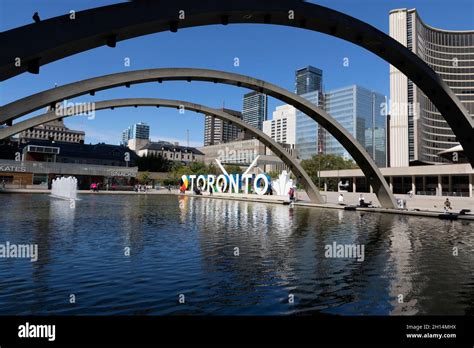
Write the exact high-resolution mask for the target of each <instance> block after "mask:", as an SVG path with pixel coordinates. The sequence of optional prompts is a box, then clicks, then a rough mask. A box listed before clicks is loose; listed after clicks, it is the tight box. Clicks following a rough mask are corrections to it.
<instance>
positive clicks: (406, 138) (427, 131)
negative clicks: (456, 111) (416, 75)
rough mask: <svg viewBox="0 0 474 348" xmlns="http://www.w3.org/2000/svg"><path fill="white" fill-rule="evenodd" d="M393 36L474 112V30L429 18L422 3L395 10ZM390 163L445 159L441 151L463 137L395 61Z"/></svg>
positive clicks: (392, 83) (391, 104)
mask: <svg viewBox="0 0 474 348" xmlns="http://www.w3.org/2000/svg"><path fill="white" fill-rule="evenodd" d="M389 19H390V36H391V37H393V38H394V39H396V40H397V41H399V42H400V43H401V44H403V45H404V46H406V47H407V48H408V49H410V50H411V51H412V52H414V53H415V54H416V55H418V56H419V57H420V58H421V59H423V60H424V61H425V62H426V63H427V64H428V65H429V66H430V67H431V68H432V69H433V70H434V71H436V72H437V73H438V74H439V76H440V77H441V78H442V79H443V80H444V81H445V82H446V84H447V85H448V86H449V87H450V88H451V89H452V91H453V92H454V93H455V94H456V95H457V97H458V98H459V100H460V101H461V103H462V104H463V105H464V106H465V107H466V109H467V111H468V112H469V114H470V115H471V116H474V30H466V31H452V30H443V29H436V28H433V27H431V26H429V25H427V24H425V23H424V22H423V21H422V20H421V18H420V16H419V15H418V13H417V11H416V9H410V10H408V9H396V10H393V11H391V12H390V15H389ZM390 106H391V107H390V114H391V122H390V165H391V166H393V167H405V166H408V165H410V164H436V163H444V162H446V160H445V159H443V158H442V157H439V156H438V153H440V152H442V151H444V150H447V149H449V148H452V147H454V146H456V145H458V144H459V143H458V142H457V141H456V137H455V135H454V134H453V132H452V130H451V128H450V127H449V125H448V123H447V122H446V121H445V119H444V117H443V115H442V114H441V113H440V112H439V111H438V110H437V109H436V107H435V106H434V105H433V103H432V102H431V101H430V100H429V99H428V98H427V97H426V96H425V94H424V93H423V92H422V91H421V90H420V89H419V88H417V87H416V85H414V84H413V82H412V81H410V80H409V79H408V78H407V77H406V76H405V75H404V74H403V73H402V72H400V71H399V70H398V69H396V68H395V67H393V66H390Z"/></svg>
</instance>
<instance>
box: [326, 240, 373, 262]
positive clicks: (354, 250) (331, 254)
mask: <svg viewBox="0 0 474 348" xmlns="http://www.w3.org/2000/svg"><path fill="white" fill-rule="evenodd" d="M324 250H326V252H325V253H324V256H325V257H326V258H341V259H357V261H359V262H363V261H364V260H365V246H364V245H363V244H337V243H336V242H333V243H332V244H327V245H326V246H325V247H324Z"/></svg>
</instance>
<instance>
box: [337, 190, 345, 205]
mask: <svg viewBox="0 0 474 348" xmlns="http://www.w3.org/2000/svg"><path fill="white" fill-rule="evenodd" d="M337 202H338V203H339V205H345V204H344V195H343V194H342V193H341V194H340V195H339V197H338V198H337Z"/></svg>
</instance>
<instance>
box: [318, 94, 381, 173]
mask: <svg viewBox="0 0 474 348" xmlns="http://www.w3.org/2000/svg"><path fill="white" fill-rule="evenodd" d="M324 102H325V110H326V112H327V113H328V114H329V115H331V116H332V117H333V118H334V119H335V120H336V121H338V122H339V123H340V124H341V125H342V126H343V127H344V128H345V129H346V130H347V131H349V132H350V133H351V134H352V136H354V137H355V138H356V139H357V141H358V142H359V143H360V144H361V145H362V146H363V147H365V149H366V150H367V152H368V153H369V154H370V155H371V157H372V158H373V159H374V160H375V163H376V164H377V166H379V167H386V166H387V155H386V154H387V137H386V131H387V117H386V115H384V114H383V113H384V110H385V108H384V105H385V103H386V98H385V96H383V95H382V94H380V93H376V92H373V91H370V90H368V89H366V88H363V87H360V86H357V85H353V86H348V87H344V88H339V89H335V90H333V91H329V92H327V93H325V96H324ZM325 153H326V154H334V155H339V156H343V157H345V158H351V157H350V155H349V153H348V152H347V150H346V149H344V148H343V147H342V145H341V144H340V143H339V141H337V140H336V139H335V138H334V137H333V136H331V135H330V134H327V135H326V147H325Z"/></svg>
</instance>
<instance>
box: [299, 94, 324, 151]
mask: <svg viewBox="0 0 474 348" xmlns="http://www.w3.org/2000/svg"><path fill="white" fill-rule="evenodd" d="M301 97H303V98H305V99H307V100H308V101H310V102H311V103H313V104H314V105H316V106H318V107H321V102H322V93H321V92H320V91H314V92H310V93H306V94H303V95H301ZM322 134H324V129H323V128H322V127H320V126H319V124H318V123H317V122H316V121H315V120H313V119H312V118H311V117H309V116H308V115H306V114H305V113H303V112H301V111H299V110H296V152H297V154H298V157H299V158H300V159H302V160H305V159H310V158H311V157H313V156H315V155H316V154H318V153H323V152H324V149H323V141H324V139H323V136H322Z"/></svg>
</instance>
